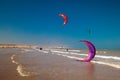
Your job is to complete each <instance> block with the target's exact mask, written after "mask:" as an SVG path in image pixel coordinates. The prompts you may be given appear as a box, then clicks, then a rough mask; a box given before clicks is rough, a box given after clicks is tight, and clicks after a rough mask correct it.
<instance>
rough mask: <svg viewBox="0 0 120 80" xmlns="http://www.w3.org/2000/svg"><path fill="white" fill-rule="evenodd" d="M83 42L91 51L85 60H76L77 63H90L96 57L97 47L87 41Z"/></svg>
mask: <svg viewBox="0 0 120 80" xmlns="http://www.w3.org/2000/svg"><path fill="white" fill-rule="evenodd" d="M81 42H84V43H85V44H86V45H87V46H88V49H89V52H88V56H87V57H86V58H85V59H83V60H76V61H81V62H90V61H91V60H92V59H93V58H94V57H95V54H96V49H95V46H94V45H93V44H92V43H91V42H89V41H87V40H81Z"/></svg>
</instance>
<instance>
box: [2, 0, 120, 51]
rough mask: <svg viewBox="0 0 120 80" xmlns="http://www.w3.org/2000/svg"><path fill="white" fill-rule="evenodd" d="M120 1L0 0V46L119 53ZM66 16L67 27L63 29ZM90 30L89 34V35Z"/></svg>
mask: <svg viewBox="0 0 120 80" xmlns="http://www.w3.org/2000/svg"><path fill="white" fill-rule="evenodd" d="M119 4H120V0H0V43H18V44H32V45H49V46H50V45H52V46H56V45H58V46H65V47H70V48H81V47H83V46H85V45H84V44H83V43H80V42H79V40H83V39H85V40H89V41H91V42H92V43H94V45H95V46H96V48H97V49H120V5H119ZM59 13H64V14H66V15H67V16H68V18H69V21H68V24H66V25H65V26H62V24H63V19H62V18H61V17H60V16H58V14H59ZM88 29H90V31H91V34H89V33H88Z"/></svg>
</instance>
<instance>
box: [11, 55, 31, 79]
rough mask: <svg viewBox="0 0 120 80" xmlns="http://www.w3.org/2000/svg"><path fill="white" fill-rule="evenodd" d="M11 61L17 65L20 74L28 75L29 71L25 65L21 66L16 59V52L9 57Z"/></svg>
mask: <svg viewBox="0 0 120 80" xmlns="http://www.w3.org/2000/svg"><path fill="white" fill-rule="evenodd" d="M10 58H11V61H12V63H14V64H16V65H17V69H16V70H17V72H18V73H19V75H20V76H22V77H25V76H30V73H29V72H27V71H26V70H25V67H23V65H22V64H20V63H19V62H17V61H16V54H13V55H12V56H11V57H10Z"/></svg>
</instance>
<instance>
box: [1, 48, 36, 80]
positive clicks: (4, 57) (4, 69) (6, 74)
mask: <svg viewBox="0 0 120 80" xmlns="http://www.w3.org/2000/svg"><path fill="white" fill-rule="evenodd" d="M15 52H16V50H15V51H14V49H13V51H12V50H11V49H3V50H2V51H1V49H0V80H34V79H33V77H21V76H20V75H19V74H18V72H17V70H16V68H17V65H15V64H13V63H12V62H11V59H10V57H11V56H12V55H13V54H14V53H15Z"/></svg>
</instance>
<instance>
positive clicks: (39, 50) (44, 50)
mask: <svg viewBox="0 0 120 80" xmlns="http://www.w3.org/2000/svg"><path fill="white" fill-rule="evenodd" d="M34 50H37V51H38V52H43V53H49V52H48V51H45V50H39V49H34Z"/></svg>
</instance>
